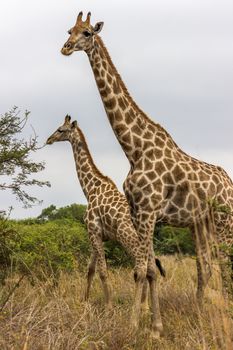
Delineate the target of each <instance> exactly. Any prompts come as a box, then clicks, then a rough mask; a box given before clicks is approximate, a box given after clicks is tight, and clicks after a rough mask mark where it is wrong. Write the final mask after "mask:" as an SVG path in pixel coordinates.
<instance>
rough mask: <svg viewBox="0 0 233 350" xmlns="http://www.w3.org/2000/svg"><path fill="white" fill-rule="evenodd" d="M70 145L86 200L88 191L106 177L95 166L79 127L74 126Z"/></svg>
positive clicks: (97, 185)
mask: <svg viewBox="0 0 233 350" xmlns="http://www.w3.org/2000/svg"><path fill="white" fill-rule="evenodd" d="M70 143H71V145H72V149H73V154H74V161H75V165H76V171H77V175H78V178H79V181H80V185H81V187H82V190H83V192H84V194H85V196H86V198H87V200H88V198H89V195H90V192H93V190H94V189H95V188H98V187H99V186H100V185H101V184H102V183H103V182H106V180H107V179H108V178H107V177H106V176H104V175H103V174H102V173H101V172H100V171H99V169H98V168H97V167H96V165H95V163H94V161H93V159H92V156H91V154H90V151H89V149H88V146H87V143H86V140H85V137H84V135H83V133H82V131H81V130H80V129H79V128H76V129H75V131H74V132H73V135H72V136H71V138H70Z"/></svg>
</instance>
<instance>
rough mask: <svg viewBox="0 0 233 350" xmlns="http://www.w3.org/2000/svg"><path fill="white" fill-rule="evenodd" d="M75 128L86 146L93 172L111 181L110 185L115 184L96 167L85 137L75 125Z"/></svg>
mask: <svg viewBox="0 0 233 350" xmlns="http://www.w3.org/2000/svg"><path fill="white" fill-rule="evenodd" d="M77 129H78V132H79V134H80V136H81V137H80V138H81V140H82V143H83V144H84V147H85V148H86V151H87V154H88V157H89V160H90V162H91V164H92V165H93V169H94V172H95V174H96V175H97V176H100V177H101V178H102V179H103V180H106V181H107V182H111V183H112V185H114V186H116V185H115V183H114V182H113V181H112V179H110V178H109V177H108V176H106V175H104V174H103V173H101V171H100V170H99V169H98V168H97V166H96V165H95V162H94V160H93V158H92V156H91V153H90V151H89V147H88V145H87V142H86V139H85V136H84V134H83V132H82V130H81V129H80V128H79V127H78V126H77Z"/></svg>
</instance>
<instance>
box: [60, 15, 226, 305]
mask: <svg viewBox="0 0 233 350" xmlns="http://www.w3.org/2000/svg"><path fill="white" fill-rule="evenodd" d="M90 16H91V14H90V12H89V13H88V15H87V18H86V20H85V21H82V12H80V13H79V15H78V18H77V21H76V23H75V25H74V27H73V28H71V29H70V30H69V32H68V33H69V34H70V36H69V39H68V40H67V41H66V43H65V44H64V46H63V48H62V50H61V52H62V54H64V55H71V54H72V53H73V52H74V51H81V50H83V51H85V52H86V53H87V55H88V58H89V61H90V64H91V67H92V70H93V73H94V76H95V80H96V83H97V87H98V89H99V92H100V95H101V98H102V101H103V104H104V107H105V110H106V113H107V116H108V119H109V122H110V124H111V126H112V129H113V131H114V133H115V135H116V137H117V139H118V141H119V143H120V144H121V146H122V149H123V150H124V152H125V154H126V156H127V158H128V160H129V162H130V165H131V169H130V172H129V174H128V176H127V178H126V180H125V182H124V191H125V194H126V197H127V199H128V202H129V204H130V207H131V214H132V218H133V221H134V225H135V227H136V229H137V231H138V234H139V235H140V237H141V239H142V240H144V241H145V249H147V251H149V256H148V269H147V273H149V276H148V277H149V278H152V279H153V278H154V276H153V273H152V272H150V267H151V266H152V264H153V261H152V260H153V259H152V255H151V254H150V252H151V250H152V248H151V242H152V235H153V231H154V226H155V223H157V222H165V223H168V224H171V225H174V226H183V227H185V226H187V227H189V228H190V229H191V232H192V234H193V237H194V240H195V243H196V248H197V249H196V250H197V272H198V288H197V296H198V298H199V299H200V300H201V299H202V296H203V293H204V288H205V286H206V284H207V282H208V279H209V277H210V275H211V261H210V257H209V254H208V237H207V238H206V232H207V231H208V235H210V234H211V232H210V231H211V230H212V229H210V227H213V225H211V223H210V221H211V220H210V219H209V218H210V216H212V215H209V213H210V205H209V203H210V202H211V201H212V202H216V203H218V204H219V205H220V206H221V205H225V206H227V207H228V208H229V209H230V211H232V210H233V184H232V181H231V179H230V178H229V176H228V175H227V173H226V172H225V171H224V170H223V169H222V168H220V167H218V166H214V165H210V164H207V163H205V162H202V161H199V160H197V159H194V158H193V157H191V156H189V155H187V154H186V153H184V152H183V151H182V150H181V149H180V148H179V147H178V146H177V145H176V143H175V142H174V141H173V139H172V137H171V136H170V135H169V134H168V133H167V132H166V130H164V128H162V127H161V126H160V125H159V124H157V123H154V122H153V121H152V120H151V119H150V118H149V117H148V116H147V115H146V114H145V113H144V112H143V111H142V110H141V109H140V108H139V107H138V106H137V104H136V103H135V101H134V100H133V99H132V97H131V96H130V94H129V93H128V91H127V88H126V87H125V85H124V83H123V81H122V79H121V77H120V75H119V74H118V72H117V70H116V68H115V66H114V64H113V63H112V60H111V58H110V56H109V53H108V51H107V49H106V47H105V46H104V44H103V41H102V39H101V38H100V37H99V36H98V33H99V32H100V31H101V29H102V27H103V22H98V23H97V24H96V25H95V26H94V27H93V26H92V25H91V24H90ZM213 216H214V227H215V231H216V237H217V241H218V242H219V243H224V244H226V245H227V246H228V247H229V246H230V245H232V242H233V234H232V232H233V216H232V215H229V214H227V213H226V212H224V211H215V212H214V213H213ZM208 235H207V236H208ZM221 253H222V257H223V258H224V259H225V258H226V254H224V252H221ZM221 265H222V266H224V264H221ZM145 273H146V271H145V269H144V270H142V271H141V272H140V275H138V276H137V278H138V279H139V280H141V281H142V280H143V279H144V276H145Z"/></svg>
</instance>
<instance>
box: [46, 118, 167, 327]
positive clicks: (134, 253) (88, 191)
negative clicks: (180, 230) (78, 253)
mask: <svg viewBox="0 0 233 350" xmlns="http://www.w3.org/2000/svg"><path fill="white" fill-rule="evenodd" d="M58 141H69V142H70V143H71V145H72V149H73V153H74V159H75V164H76V170H77V174H78V178H79V181H80V184H81V187H82V189H83V192H84V194H85V196H86V198H87V201H88V207H87V211H86V215H85V222H86V225H87V230H88V234H89V238H90V241H91V245H92V249H93V252H92V256H91V260H90V264H89V269H88V276H87V279H88V283H87V290H86V298H88V296H89V291H90V287H91V282H92V279H93V276H94V273H95V269H96V265H97V266H98V269H99V275H100V279H101V281H102V284H103V290H104V293H105V298H106V303H107V304H108V305H110V304H111V298H110V288H109V285H108V281H107V267H106V261H105V254H104V249H103V241H105V240H115V241H117V242H119V243H120V244H121V245H122V246H123V247H124V248H125V249H126V251H127V252H128V253H129V255H130V256H131V257H132V258H133V260H134V262H135V269H134V272H135V276H136V294H135V295H136V296H135V304H134V309H133V322H134V326H135V327H137V325H138V319H139V313H140V303H141V298H142V286H143V281H144V280H143V279H142V278H140V275H141V274H142V275H143V276H144V274H145V273H146V271H147V256H146V253H145V242H144V241H141V240H140V238H139V236H138V234H137V231H136V230H135V228H134V225H133V222H132V219H131V214H130V209H129V205H128V202H127V200H126V198H125V196H124V195H123V194H122V193H120V192H119V191H118V189H117V187H116V185H115V184H114V183H113V181H112V180H111V179H109V178H108V177H106V176H104V175H103V174H102V173H101V172H100V171H99V170H98V169H97V167H96V166H95V164H94V162H93V159H92V157H91V155H90V152H89V150H88V146H87V144H86V140H85V137H84V135H83V133H82V131H81V129H80V128H79V127H78V125H77V122H73V123H70V117H69V116H66V119H65V122H64V124H63V125H62V126H61V127H59V128H58V129H57V131H55V132H54V133H53V134H52V135H51V136H50V137H49V138H48V140H47V144H52V143H54V142H58ZM156 264H157V266H158V268H159V270H160V272H161V274H163V273H164V271H163V269H162V267H161V266H160V263H159V261H158V259H156ZM150 274H155V264H154V266H153V267H152V269H151V271H148V275H150ZM156 293H157V292H156ZM154 303H155V307H156V312H157V314H158V318H159V319H160V314H159V306H158V298H156V300H155V301H154ZM158 325H159V326H160V328H162V324H161V319H160V322H158Z"/></svg>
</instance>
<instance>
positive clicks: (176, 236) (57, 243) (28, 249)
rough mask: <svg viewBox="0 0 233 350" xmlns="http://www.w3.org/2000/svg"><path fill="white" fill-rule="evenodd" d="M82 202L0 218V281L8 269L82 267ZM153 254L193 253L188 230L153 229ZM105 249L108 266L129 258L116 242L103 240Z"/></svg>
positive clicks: (54, 273)
mask: <svg viewBox="0 0 233 350" xmlns="http://www.w3.org/2000/svg"><path fill="white" fill-rule="evenodd" d="M85 210H86V206H85V205H81V204H71V205H69V206H65V207H62V208H56V206H55V205H51V206H49V207H48V208H45V209H43V210H42V212H41V214H40V215H39V216H38V217H37V218H30V219H25V220H18V221H16V220H8V219H6V218H1V219H0V264H1V269H0V270H1V274H0V278H1V280H2V282H3V281H4V279H5V277H6V276H7V275H8V273H9V271H11V272H12V269H13V270H14V271H17V272H20V273H22V274H25V275H27V276H28V277H29V278H30V280H31V281H33V279H34V277H35V276H36V278H39V279H44V278H46V277H52V278H54V281H56V279H57V278H58V276H59V275H60V273H61V272H62V271H66V272H73V271H74V270H75V269H77V268H78V269H79V270H81V271H82V270H83V269H86V265H87V262H88V258H89V256H90V245H89V240H88V234H87V231H86V227H85V224H84V220H83V216H84V213H85ZM154 243H155V251H156V254H158V255H161V254H174V253H183V254H194V249H193V242H192V239H191V236H190V234H189V231H188V230H186V229H177V228H172V227H169V226H163V227H160V228H158V229H156V234H155V238H154ZM105 252H106V258H107V261H108V264H109V265H111V266H115V267H117V266H125V267H126V266H129V265H131V259H130V258H129V256H128V255H127V253H126V252H125V251H124V250H123V249H122V248H121V246H120V245H119V244H117V243H116V242H106V243H105Z"/></svg>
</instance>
